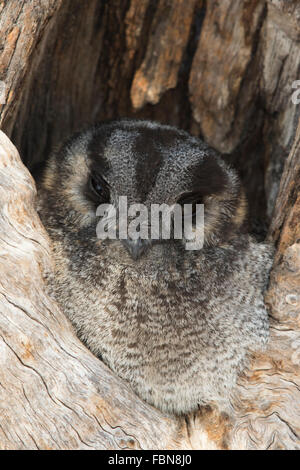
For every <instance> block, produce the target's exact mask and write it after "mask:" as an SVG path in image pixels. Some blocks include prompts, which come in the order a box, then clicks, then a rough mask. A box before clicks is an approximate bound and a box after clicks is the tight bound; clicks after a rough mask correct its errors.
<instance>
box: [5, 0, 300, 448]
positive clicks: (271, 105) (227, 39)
mask: <svg viewBox="0 0 300 470" xmlns="http://www.w3.org/2000/svg"><path fill="white" fill-rule="evenodd" d="M299 39H300V4H299V2H298V1H297V0H289V1H286V0H254V1H250V0H235V1H233V0H224V1H222V2H219V1H217V0H211V1H209V2H208V1H205V0H201V1H200V0H190V1H189V2H183V1H182V0H111V1H110V2H105V1H102V0H86V1H85V2H82V1H80V0H65V1H64V2H62V1H61V0H43V2H32V1H30V0H24V1H23V2H19V1H17V0H10V1H9V2H5V1H3V0H0V80H1V81H2V83H4V84H5V91H4V96H2V95H3V88H1V89H0V94H1V96H0V99H1V101H0V125H1V128H2V129H3V131H4V132H5V133H6V134H7V136H8V137H9V138H10V139H11V140H12V141H13V142H14V144H15V145H16V146H17V148H18V150H19V151H20V154H21V156H22V159H23V161H24V162H25V163H26V164H27V165H28V167H29V168H32V167H33V166H34V165H35V164H36V163H38V162H41V161H43V160H44V158H45V157H46V156H47V155H48V154H49V151H50V150H51V149H52V148H53V147H55V146H56V145H58V144H59V143H60V142H61V141H62V140H63V139H65V138H66V137H67V136H69V135H70V133H72V132H74V131H76V130H79V129H81V128H82V127H84V126H87V125H89V124H91V123H93V122H94V121H96V120H102V119H107V118H116V117H119V116H131V117H132V116H133V117H140V118H151V119H156V120H159V121H161V122H166V123H168V124H173V125H177V126H179V127H182V128H184V129H186V130H188V131H190V132H192V133H194V134H196V135H200V136H202V137H203V138H204V139H205V140H206V141H208V142H209V143H210V144H211V145H212V146H213V147H215V148H217V149H219V150H220V151H222V152H224V153H226V154H227V155H225V158H227V159H228V160H229V161H231V162H232V163H233V164H235V165H236V167H237V168H238V170H239V172H240V174H241V177H242V179H243V182H244V184H245V188H246V192H247V195H248V198H249V202H250V213H251V216H252V217H254V216H255V217H256V216H258V217H259V218H260V219H261V220H263V219H265V218H267V220H268V221H270V228H269V237H270V239H273V240H274V242H275V243H276V245H277V254H276V259H275V263H274V268H273V271H272V273H271V280H270V286H269V290H268V292H267V295H266V302H267V304H268V305H269V308H270V321H271V341H270V345H269V348H268V350H267V351H266V352H265V353H264V354H261V355H258V356H256V357H254V358H253V359H252V362H251V364H250V366H249V368H248V369H247V370H245V372H244V374H243V376H242V377H241V378H240V382H239V387H238V390H237V393H236V395H235V396H234V397H233V399H232V413H231V414H230V416H223V415H222V416H221V415H220V414H219V413H218V412H217V411H216V410H215V409H205V410H201V411H199V413H197V414H195V415H193V416H189V417H187V418H186V419H175V418H171V417H167V416H165V415H163V414H161V413H160V412H158V411H157V410H155V409H154V408H152V407H150V406H148V405H146V404H145V403H143V402H142V401H141V400H139V399H138V398H137V397H136V396H135V395H134V394H133V393H132V391H131V390H130V388H129V387H128V386H127V385H126V384H125V383H124V382H122V381H121V380H120V379H119V378H118V377H116V376H115V375H114V374H113V373H112V372H111V371H110V370H108V369H107V368H106V367H105V366H104V365H103V364H102V363H101V361H99V360H98V359H97V358H95V357H94V356H92V354H91V353H90V352H89V351H88V350H87V349H86V348H85V347H84V346H83V345H82V344H81V343H80V341H79V340H78V339H77V338H76V336H75V335H74V333H73V330H72V328H71V326H70V324H69V323H68V321H67V320H66V318H65V317H64V316H63V314H62V313H61V312H60V310H59V308H58V307H57V306H56V305H55V304H54V303H53V302H52V301H51V299H49V298H48V297H47V295H46V294H45V292H44V288H43V279H42V273H43V271H44V270H45V269H50V267H51V246H50V244H49V240H48V238H47V235H46V233H45V231H44V229H43V227H42V225H41V223H40V220H39V218H38V216H37V214H36V212H35V208H34V200H35V188H34V182H33V180H32V178H31V176H30V174H29V172H28V170H26V168H25V167H24V166H23V164H22V163H21V160H20V158H19V155H18V152H17V150H16V148H15V147H14V146H13V144H12V143H11V142H10V140H9V139H8V137H7V136H5V135H4V133H1V135H0V253H1V256H0V268H1V280H0V348H1V354H0V361H1V368H0V407H1V410H0V447H1V448H5V449H29V448H41V449H47V448H51V449H87V448H93V449H101V448H106V449H120V448H126V449H129V448H137V449H139V448H141V449H154V448H156V449H195V448H196V449H207V448H212V449H224V448H226V449H280V448H291V449H294V448H300V444H299V436H300V429H299V426H300V416H299V413H300V411H299V410H300V407H299V402H300V397H299V393H300V392H299V390H300V373H299V370H300V369H299V366H300V358H299V352H298V351H299V348H300V332H299V321H300V320H299V315H300V298H299V296H300V293H299V292H300V287H299V286H300V243H299V239H300V235H299V226H300V224H299V216H300V202H299V181H300V148H299V142H300V126H299V124H298V123H299V114H300V113H299V105H295V103H294V102H293V101H292V100H291V96H292V93H293V91H294V89H293V82H294V81H295V80H297V79H299V72H300V41H299ZM1 85H2V84H1ZM2 100H3V101H5V104H3V105H1V103H2V102H3V101H2ZM297 126H298V128H297ZM277 194H278V197H277ZM276 198H277V199H276ZM275 201H276V205H275ZM274 206H275V210H274Z"/></svg>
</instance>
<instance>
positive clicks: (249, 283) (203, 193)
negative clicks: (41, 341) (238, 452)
mask: <svg viewBox="0 0 300 470" xmlns="http://www.w3.org/2000/svg"><path fill="white" fill-rule="evenodd" d="M91 175H92V176H93V178H94V179H93V181H95V178H96V180H97V178H101V182H102V183H103V184H104V185H105V183H104V182H103V180H105V181H106V183H107V185H108V186H107V187H106V198H108V199H109V201H110V202H112V203H114V202H116V201H117V198H118V196H125V195H126V196H127V197H128V202H129V203H131V202H143V203H144V204H146V206H147V207H149V206H150V204H151V203H159V204H161V203H167V204H173V203H175V202H177V201H178V200H182V197H183V196H184V195H189V196H190V195H191V194H192V196H193V197H194V198H195V199H197V201H198V202H203V203H204V205H205V245H204V247H203V249H201V250H199V251H187V250H185V245H184V243H185V242H184V240H161V241H159V242H155V243H148V244H147V245H145V247H144V250H143V251H141V253H140V256H138V257H137V259H136V256H132V255H131V254H132V252H131V251H130V246H128V245H126V244H125V243H124V242H122V241H120V240H105V241H101V240H99V239H97V237H96V225H97V222H98V221H99V219H98V218H97V217H96V216H95V209H96V207H97V205H98V204H99V200H97V195H96V194H95V192H93V191H92V190H91V188H90V186H89V181H90V177H91ZM102 178H103V180H102ZM39 213H40V216H41V218H42V221H43V223H44V225H45V226H46V228H47V230H48V232H49V234H50V237H51V239H52V242H53V250H54V258H55V261H56V267H55V272H54V273H53V275H49V277H48V285H49V290H50V294H51V295H53V296H54V298H55V299H56V300H57V302H58V303H59V304H60V305H61V307H62V309H63V311H64V312H65V314H66V315H67V316H68V317H69V318H70V320H71V322H72V323H73V325H74V327H75V329H76V331H77V334H78V336H79V337H80V338H81V340H82V341H83V342H85V344H86V345H87V346H88V347H89V348H90V350H91V351H92V352H93V353H94V354H96V355H98V356H99V357H101V358H102V360H103V361H104V362H105V363H106V364H107V365H108V366H109V367H110V368H111V369H112V370H113V371H115V372H116V373H117V374H118V375H119V376H120V377H122V378H124V379H125V380H127V381H128V382H129V384H130V385H131V386H132V388H133V389H134V390H135V392H136V393H137V394H138V395H139V396H140V397H142V398H143V399H144V400H146V401H147V402H149V403H151V404H153V405H154V406H156V407H158V408H160V409H162V410H163V411H166V412H169V413H175V414H181V413H188V412H190V411H193V410H195V409H197V407H198V406H199V405H206V404H209V403H212V402H216V403H217V404H219V406H220V407H221V408H223V407H226V405H227V403H228V399H229V397H230V393H231V391H232V389H233V387H234V385H235V383H236V379H237V375H238V374H239V372H240V371H241V370H242V368H243V367H244V366H245V364H246V360H247V355H248V352H251V351H257V350H261V349H262V348H264V346H265V345H266V343H267V340H268V318H267V313H266V309H265V306H264V302H263V292H264V290H265V288H266V285H267V281H268V273H269V270H270V267H271V264H272V255H273V249H272V247H271V246H269V245H267V244H264V243H261V244H258V243H256V242H255V241H254V240H253V239H252V238H251V237H250V236H249V235H248V234H246V233H244V232H245V226H244V221H245V213H246V205H245V198H244V195H243V190H242V187H241V184H240V181H239V178H238V177H237V175H236V173H235V171H234V170H232V169H230V168H229V167H228V166H227V165H226V164H225V163H224V162H223V160H222V159H221V158H220V157H219V156H218V154H217V153H216V152H215V151H214V150H212V149H210V148H209V147H208V146H207V145H206V144H205V143H203V142H202V141H200V140H199V139H197V138H195V137H191V136H189V135H188V134H187V133H185V132H183V131H180V130H178V129H175V128H173V127H170V126H162V125H160V124H156V123H152V122H148V121H133V120H120V121H115V122H110V123H104V124H100V125H98V126H95V127H93V128H91V129H89V130H88V131H86V132H83V133H81V134H77V135H76V136H74V137H73V138H72V139H70V140H69V141H68V142H67V143H66V144H65V146H63V147H62V149H61V150H60V151H58V152H57V153H55V154H54V155H52V157H51V158H50V160H49V163H48V166H47V169H46V171H45V175H44V178H43V180H42V183H41V187H40V189H39Z"/></svg>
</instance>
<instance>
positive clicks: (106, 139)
mask: <svg viewBox="0 0 300 470" xmlns="http://www.w3.org/2000/svg"><path fill="white" fill-rule="evenodd" d="M42 188H43V191H44V201H46V204H47V208H48V212H50V217H49V224H52V226H55V224H58V225H59V226H60V227H62V226H65V229H66V230H67V231H73V232H74V233H75V234H76V233H79V232H80V233H83V232H84V231H85V233H86V234H93V236H94V237H95V239H96V240H97V241H98V238H99V232H101V230H102V232H101V233H103V231H104V232H105V231H106V233H107V236H108V237H109V240H110V241H109V243H111V244H112V246H113V244H118V245H115V246H118V250H119V249H120V246H121V248H122V249H124V250H126V251H127V253H129V254H130V256H131V257H132V258H133V259H139V258H140V257H142V256H143V255H144V254H145V253H146V252H149V250H150V249H151V247H153V246H157V244H164V246H166V244H168V243H170V244H172V243H173V244H174V243H177V244H181V245H184V246H186V245H187V243H188V240H187V237H186V236H185V232H184V226H183V224H184V223H185V222H184V221H185V220H186V224H187V227H188V224H190V227H189V228H190V230H191V231H192V233H193V234H194V235H197V230H200V229H201V230H202V224H200V225H201V227H200V228H199V227H198V226H197V225H196V222H197V220H196V216H197V214H201V211H200V212H197V207H198V206H196V205H197V204H203V205H204V229H203V235H204V245H205V246H215V245H218V244H222V243H225V242H226V240H228V238H230V236H232V234H234V233H237V232H238V231H239V230H240V229H241V227H242V225H243V223H244V220H245V214H246V202H245V198H244V193H243V190H242V187H241V183H240V181H239V178H238V176H237V174H236V172H235V171H234V170H233V169H231V168H230V167H229V166H228V165H227V164H226V163H225V162H224V161H223V160H222V159H221V157H220V156H219V155H218V153H217V152H216V151H214V150H213V149H211V148H209V147H208V146H207V145H206V144H205V143H203V142H202V141H201V140H199V139H197V138H196V137H191V136H190V135H189V134H187V133H186V132H184V131H181V130H178V129H176V128H174V127H171V126H166V125H161V124H158V123H153V122H150V121H139V120H125V119H124V120H119V121H111V122H107V123H103V124H99V125H97V126H94V127H93V128H91V129H89V130H87V131H85V132H82V133H80V134H77V135H75V136H74V137H72V138H71V139H70V140H69V141H67V143H66V144H65V145H64V146H63V147H62V148H61V150H60V151H58V152H56V153H55V154H53V155H52V156H51V158H50V159H49V162H48V165H47V168H46V171H45V175H44V179H43V183H42ZM185 204H190V206H189V208H190V212H189V213H187V214H186V219H185V218H182V219H181V221H182V225H181V228H182V237H181V238H180V236H179V237H178V238H176V234H175V214H176V211H178V210H179V212H180V208H183V207H184V205H185ZM104 205H106V206H104ZM161 205H163V206H161ZM97 208H98V210H97ZM164 210H165V212H164ZM124 211H126V214H127V216H126V217H127V219H124V213H125V212H124ZM168 211H169V212H168ZM179 212H177V216H179ZM155 214H156V215H155ZM161 214H163V215H161ZM155 216H156V217H157V216H158V220H157V218H156V219H155V218H152V217H155ZM167 216H168V217H169V220H170V230H169V231H170V237H169V239H168V238H166V235H167V232H168V226H169V222H168V221H167V223H166V224H165V230H166V231H167V232H163V229H162V226H163V225H164V224H163V223H162V221H164V222H166V220H165V219H166V217H167ZM105 218H106V219H105ZM155 220H156V222H155ZM176 220H177V222H178V220H179V219H176ZM101 221H102V222H103V224H102V225H101V224H100V225H99V222H101ZM104 221H106V223H105V224H104ZM154 223H156V224H157V223H158V225H156V226H155V227H154ZM99 227H100V228H99ZM176 227H177V229H178V230H179V231H180V223H179V225H177V226H176ZM96 228H97V232H96ZM96 233H97V234H98V238H97V235H96ZM101 233H100V235H101ZM190 233H191V232H190ZM113 234H115V238H114V235H113ZM179 235H180V233H179ZM200 238H201V237H200ZM174 239H176V240H174Z"/></svg>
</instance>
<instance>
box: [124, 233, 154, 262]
mask: <svg viewBox="0 0 300 470" xmlns="http://www.w3.org/2000/svg"><path fill="white" fill-rule="evenodd" d="M121 242H122V243H123V245H124V246H125V248H126V250H127V251H128V252H129V254H130V256H131V257H132V258H133V259H134V260H137V259H138V258H140V256H141V255H142V254H143V253H144V252H145V250H146V248H147V247H148V246H149V240H141V239H140V238H138V239H137V240H132V239H130V238H128V239H126V240H121Z"/></svg>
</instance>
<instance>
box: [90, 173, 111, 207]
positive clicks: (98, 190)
mask: <svg viewBox="0 0 300 470" xmlns="http://www.w3.org/2000/svg"><path fill="white" fill-rule="evenodd" d="M89 187H90V190H91V194H92V196H93V198H97V201H99V200H100V201H101V202H109V189H108V184H107V183H106V182H105V181H104V180H103V179H102V178H101V177H100V176H91V177H90V180H89Z"/></svg>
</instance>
